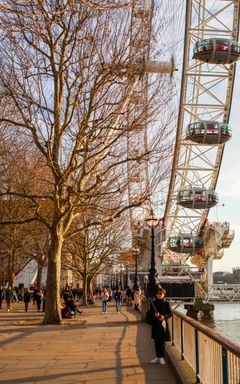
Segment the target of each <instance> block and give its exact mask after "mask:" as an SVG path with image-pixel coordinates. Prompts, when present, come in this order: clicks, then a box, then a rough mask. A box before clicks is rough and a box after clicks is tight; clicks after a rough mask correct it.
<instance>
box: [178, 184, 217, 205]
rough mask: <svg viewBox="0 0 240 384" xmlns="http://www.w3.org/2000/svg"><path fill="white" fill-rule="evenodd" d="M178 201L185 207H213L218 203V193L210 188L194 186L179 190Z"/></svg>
mask: <svg viewBox="0 0 240 384" xmlns="http://www.w3.org/2000/svg"><path fill="white" fill-rule="evenodd" d="M177 203H178V204H179V205H181V206H182V207H185V208H193V209H206V208H212V207H214V206H215V205H216V204H217V203H218V195H217V193H216V192H215V191H213V190H210V189H206V188H202V187H200V188H197V187H193V188H190V189H187V190H182V191H179V192H178V196H177Z"/></svg>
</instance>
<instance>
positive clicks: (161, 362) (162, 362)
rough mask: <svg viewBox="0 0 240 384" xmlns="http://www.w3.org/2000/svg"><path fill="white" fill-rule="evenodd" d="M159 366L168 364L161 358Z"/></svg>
mask: <svg viewBox="0 0 240 384" xmlns="http://www.w3.org/2000/svg"><path fill="white" fill-rule="evenodd" d="M159 364H161V365H166V362H165V360H164V358H163V357H160V358H159Z"/></svg>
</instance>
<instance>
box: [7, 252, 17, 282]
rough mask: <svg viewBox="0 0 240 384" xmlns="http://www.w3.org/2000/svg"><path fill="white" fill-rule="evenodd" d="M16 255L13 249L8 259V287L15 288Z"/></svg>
mask: <svg viewBox="0 0 240 384" xmlns="http://www.w3.org/2000/svg"><path fill="white" fill-rule="evenodd" d="M15 264H16V255H15V251H14V249H12V251H11V253H10V255H9V259H8V286H9V287H12V288H14V280H15Z"/></svg>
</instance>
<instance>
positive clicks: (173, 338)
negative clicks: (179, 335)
mask: <svg viewBox="0 0 240 384" xmlns="http://www.w3.org/2000/svg"><path fill="white" fill-rule="evenodd" d="M173 319H174V315H172V345H174V321H173Z"/></svg>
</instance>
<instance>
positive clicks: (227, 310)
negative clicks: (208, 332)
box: [176, 302, 240, 345]
mask: <svg viewBox="0 0 240 384" xmlns="http://www.w3.org/2000/svg"><path fill="white" fill-rule="evenodd" d="M213 304H214V305H215V310H214V319H213V320H208V321H201V320H200V319H199V320H200V321H201V322H202V323H203V324H205V325H207V326H209V327H211V328H214V329H215V330H216V331H218V332H220V333H222V334H223V335H225V336H227V337H229V338H230V339H231V340H233V341H235V342H237V343H239V345H240V302H235V303H229V302H224V303H223V302H221V303H219V302H214V303H213ZM176 309H177V310H178V309H179V310H180V311H181V312H183V313H185V314H186V310H185V309H184V308H183V307H181V308H180V307H179V308H176Z"/></svg>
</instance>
